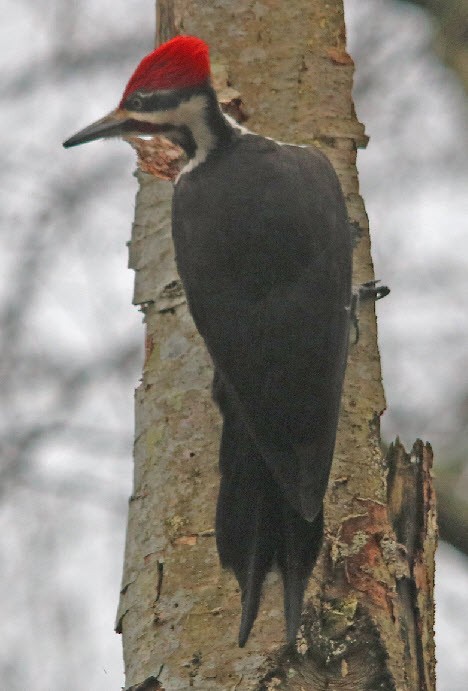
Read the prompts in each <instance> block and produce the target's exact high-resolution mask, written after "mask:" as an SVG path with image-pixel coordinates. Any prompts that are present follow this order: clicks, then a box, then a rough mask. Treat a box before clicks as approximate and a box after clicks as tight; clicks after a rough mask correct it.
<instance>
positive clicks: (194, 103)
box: [131, 94, 216, 182]
mask: <svg viewBox="0 0 468 691" xmlns="http://www.w3.org/2000/svg"><path fill="white" fill-rule="evenodd" d="M207 106H208V101H207V98H206V96H204V95H203V94H197V95H196V96H192V98H190V99H188V100H187V101H182V102H181V103H180V104H179V105H178V106H176V107H175V108H168V109H167V110H158V111H152V112H144V113H139V112H132V114H131V116H132V118H133V119H134V120H141V121H142V122H151V123H152V124H154V125H174V126H175V127H188V129H189V130H190V132H191V133H192V137H193V139H194V142H195V144H196V147H197V150H196V153H195V156H194V158H192V159H191V160H190V161H189V162H188V163H187V165H186V166H185V167H184V168H183V169H182V170H181V172H180V173H179V175H178V177H177V179H176V182H177V180H178V179H179V177H180V176H181V175H182V174H183V173H187V172H188V171H189V170H193V169H194V168H196V167H197V165H198V164H199V163H203V161H205V160H206V157H207V156H208V154H209V152H210V151H211V150H212V149H213V148H214V147H215V145H216V138H215V136H214V135H213V133H212V132H211V130H210V128H209V127H208V125H207V124H206V120H205V118H204V117H203V111H204V110H205V109H206V108H207Z"/></svg>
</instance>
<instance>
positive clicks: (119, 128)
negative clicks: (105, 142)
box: [63, 108, 136, 149]
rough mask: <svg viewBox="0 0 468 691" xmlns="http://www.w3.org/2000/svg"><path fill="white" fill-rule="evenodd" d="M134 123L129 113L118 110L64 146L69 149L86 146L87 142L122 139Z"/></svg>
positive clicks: (79, 133)
mask: <svg viewBox="0 0 468 691" xmlns="http://www.w3.org/2000/svg"><path fill="white" fill-rule="evenodd" d="M132 122H133V123H134V125H136V123H135V122H134V121H132V120H131V118H130V117H129V113H128V112H127V111H125V110H121V109H120V108H117V109H116V110H113V111H112V112H111V113H109V114H108V115H105V116H104V117H103V118H101V119H100V120H97V121H96V122H93V124H92V125H89V126H88V127H85V128H84V129H83V130H80V131H79V132H77V133H76V134H74V135H73V137H70V139H67V140H66V141H65V142H63V146H64V147H65V148H66V149H68V148H70V147H71V146H78V144H86V142H92V141H94V140H95V139H105V138H108V137H121V136H122V135H124V134H127V135H128V134H129V133H131V131H132V129H133V128H132Z"/></svg>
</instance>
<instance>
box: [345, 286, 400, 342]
mask: <svg viewBox="0 0 468 691" xmlns="http://www.w3.org/2000/svg"><path fill="white" fill-rule="evenodd" d="M378 283H380V280H376V281H367V282H366V283H361V285H359V286H357V287H356V288H353V293H352V296H351V323H352V325H353V326H354V332H355V338H354V345H356V343H357V342H358V341H359V335H360V333H359V306H360V303H361V301H367V300H374V302H375V301H376V300H381V299H382V298H384V297H386V296H387V295H388V294H389V292H390V288H389V287H388V286H379V285H378Z"/></svg>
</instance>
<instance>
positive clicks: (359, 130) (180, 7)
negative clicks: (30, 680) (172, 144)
mask: <svg viewBox="0 0 468 691" xmlns="http://www.w3.org/2000/svg"><path fill="white" fill-rule="evenodd" d="M158 10H159V20H158V39H159V40H166V39H167V38H168V37H170V36H171V35H173V34H174V33H188V34H196V35H198V36H201V37H202V38H204V39H205V40H207V42H208V43H209V44H210V46H211V51H212V61H213V67H214V72H215V74H216V76H217V81H218V86H219V87H220V89H221V90H223V88H224V90H225V91H227V92H229V97H228V100H229V98H231V97H232V102H233V103H235V105H236V108H237V109H238V111H239V110H242V111H243V112H246V113H247V114H248V115H249V122H248V123H247V124H248V126H249V127H250V128H251V129H254V130H256V131H258V132H260V133H264V134H267V135H268V136H273V137H275V138H277V139H280V140H283V141H291V142H298V143H304V144H315V145H317V146H319V147H320V148H322V149H323V150H324V151H325V153H326V154H327V155H328V156H329V158H330V159H331V161H332V163H333V165H334V166H335V169H336V170H337V172H338V175H339V177H340V180H341V184H342V186H343V190H344V193H345V196H346V199H347V203H348V211H349V217H350V221H351V224H352V226H353V228H354V231H355V235H356V249H355V257H354V259H355V267H354V273H355V277H354V280H355V282H356V283H361V282H364V281H368V280H371V279H372V278H373V267H372V260H371V256H370V241H369V232H368V222H367V216H366V213H365V209H364V204H363V201H362V199H361V197H360V195H359V186H358V179H357V171H356V166H355V162H356V147H357V146H364V145H365V144H366V137H365V134H364V130H363V127H362V125H361V124H360V123H359V122H358V121H357V120H356V116H355V113H354V107H353V103H352V98H351V88H352V78H353V62H352V59H351V58H350V56H349V55H348V54H347V53H346V47H345V25H344V18H343V7H342V2H341V0H329V1H328V2H325V0H307V1H305V0H290V2H287V3H285V2H278V0H264V1H263V2H255V3H252V2H250V0H237V1H236V2H227V1H224V0H219V1H217V2H211V3H207V2H204V1H203V0H193V1H191V2H189V1H188V0H164V1H163V0H160V1H159V2H158ZM223 82H224V84H223ZM240 99H241V101H242V104H240ZM145 169H146V170H150V169H151V168H148V167H146V168H145ZM139 181H140V191H139V193H138V197H137V205H136V216H135V223H134V227H133V234H132V241H131V246H130V265H131V267H132V268H133V269H134V270H135V272H136V284H135V303H136V304H139V305H141V306H142V309H143V312H144V314H145V322H146V328H147V337H146V344H147V348H146V360H145V365H144V369H143V377H142V382H141V385H140V386H139V388H138V390H137V392H136V435H135V478H134V491H133V495H132V497H131V500H130V506H129V523H128V533H127V545H126V555H125V565H124V574H123V580H122V594H121V600H120V605H119V611H118V617H117V630H118V631H119V632H121V633H122V635H123V646H124V659H125V670H126V683H127V688H132V689H137V688H138V689H146V690H148V689H157V688H164V689H166V690H169V689H186V688H190V687H194V688H200V689H214V690H221V689H243V690H247V689H273V688H288V689H304V690H305V689H314V690H315V691H317V690H321V689H328V690H331V689H338V688H339V689H349V690H351V689H352V691H359V690H361V689H362V690H364V689H367V690H369V691H370V690H372V691H375V690H376V689H399V690H403V689H405V690H407V691H410V690H411V691H413V690H414V689H427V690H429V689H434V688H435V687H434V665H433V639H432V613H433V609H432V586H433V579H432V576H433V552H434V549H435V538H436V532H435V508H434V500H433V492H432V485H431V480H430V470H429V468H430V461H431V455H430V449H429V448H426V447H423V446H422V444H418V445H417V446H415V449H414V450H413V454H412V455H411V456H407V455H406V454H405V453H404V451H403V450H402V449H401V447H400V446H399V445H397V446H395V447H392V450H391V453H390V454H389V456H388V457H387V459H386V458H384V457H383V454H382V452H381V448H380V436H379V416H380V414H381V413H382V411H383V410H384V407H385V401H384V395H383V389H382V384H381V376H380V363H379V354H378V349H377V342H376V321H375V314H374V310H373V307H372V306H371V305H369V306H366V307H364V308H363V310H362V313H361V338H360V341H359V343H358V345H357V346H356V347H354V348H352V349H351V353H350V357H349V365H348V370H347V375H346V383H345V390H344V393H343V401H342V412H341V419H340V426H339V433H338V440H337V445H336V452H335V458H334V465H333V470H332V477H331V479H330V485H329V492H328V496H327V502H326V528H327V534H326V541H325V546H324V549H323V552H322V558H321V559H320V561H319V564H318V565H317V567H316V569H315V571H314V574H313V577H312V579H311V582H310V587H309V589H308V592H307V607H306V615H305V617H304V625H303V627H302V628H301V636H300V640H299V641H298V646H297V651H296V653H295V654H291V652H290V651H289V653H288V652H287V651H285V650H284V648H283V647H282V646H283V641H284V631H283V614H282V593H281V588H280V583H279V579H278V578H277V577H276V576H275V575H273V576H272V577H271V578H269V580H268V583H267V585H266V587H265V596H264V599H263V601H262V605H261V609H260V613H259V618H258V620H257V622H256V624H255V627H254V631H253V634H252V636H251V639H250V640H249V643H248V645H247V646H246V648H245V649H243V650H240V649H239V648H238V647H237V645H236V632H237V627H238V623H239V614H240V595H239V592H238V588H237V583H236V581H235V579H234V577H233V576H232V575H231V574H229V573H226V572H223V571H222V570H221V569H220V567H219V563H218V558H217V553H216V547H215V539H214V530H213V528H214V511H215V502H216V495H217V487H218V471H217V453H218V444H219V437H220V418H219V415H218V412H217V410H216V409H215V407H214V405H213V403H212V401H211V396H210V383H211V373H212V372H211V363H210V361H209V358H208V355H207V353H206V350H205V348H204V345H203V343H202V341H201V338H200V337H199V335H198V334H197V332H196V330H195V327H194V325H193V322H192V320H191V317H190V315H189V313H188V310H187V305H186V302H185V298H184V293H183V290H182V287H181V284H180V280H179V278H178V276H177V271H176V268H175V265H174V260H173V250H172V242H171V237H170V204H171V184H170V183H169V182H161V181H157V180H155V179H154V178H153V177H152V176H151V175H148V174H144V173H141V172H140V173H139ZM388 474H389V480H390V481H389V482H387V475H388ZM404 488H406V489H411V492H412V494H411V497H412V498H413V500H414V501H413V502H412V503H410V504H408V503H407V502H406V501H405V492H404V491H403V489H404Z"/></svg>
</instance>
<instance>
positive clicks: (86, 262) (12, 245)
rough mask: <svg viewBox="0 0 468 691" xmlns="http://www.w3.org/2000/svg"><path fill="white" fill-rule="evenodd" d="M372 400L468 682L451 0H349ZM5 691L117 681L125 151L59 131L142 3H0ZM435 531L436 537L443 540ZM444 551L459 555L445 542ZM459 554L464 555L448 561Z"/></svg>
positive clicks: (141, 22) (440, 624)
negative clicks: (373, 318) (407, 460)
mask: <svg viewBox="0 0 468 691" xmlns="http://www.w3.org/2000/svg"><path fill="white" fill-rule="evenodd" d="M345 7H346V16H347V26H348V38H349V49H350V52H351V54H352V55H353V58H354V60H355V62H356V67H357V72H356V81H355V101H356V108H357V111H358V115H359V117H360V119H361V120H362V121H363V122H365V124H366V129H367V132H368V134H369V135H370V137H371V140H370V144H369V146H368V148H367V150H366V151H363V152H360V154H359V169H360V181H361V187H362V192H363V195H364V198H365V201H366V205H367V210H368V213H369V216H370V222H371V230H372V238H373V255H374V260H375V266H376V275H377V277H378V278H381V279H382V280H383V281H385V283H387V284H388V285H390V286H391V288H392V294H391V296H390V297H389V298H387V299H386V300H383V301H382V302H380V303H378V305H377V311H378V317H379V334H380V349H381V354H382V366H383V373H384V383H385V389H386V395H387V402H388V410H387V412H386V413H385V416H384V418H383V423H382V424H383V436H384V439H385V440H386V441H391V440H392V439H393V438H394V437H395V435H397V434H399V435H400V437H401V438H402V439H403V440H404V442H405V443H406V444H407V445H408V446H410V445H411V444H412V442H413V441H414V440H415V438H416V437H422V438H423V439H424V440H426V439H427V440H429V441H431V442H432V444H433V446H434V449H435V454H436V469H437V474H438V476H439V479H438V483H439V494H440V497H441V518H442V532H443V536H444V537H445V538H446V540H447V541H448V542H446V543H442V545H441V547H440V549H439V552H438V570H437V595H436V597H437V600H436V604H437V620H436V621H437V624H436V625H437V644H438V654H437V657H438V660H439V666H438V678H439V686H438V688H439V691H463V690H464V689H466V688H467V682H466V679H467V675H468V656H467V655H466V650H467V649H468V630H467V627H466V625H465V622H466V619H467V614H468V559H467V558H466V556H465V554H466V552H467V551H468V546H467V534H468V530H467V525H468V508H467V503H466V501H467V500H466V497H467V489H468V473H467V470H466V464H465V459H466V456H467V449H468V374H467V373H468V351H467V347H466V343H467V341H468V312H467V302H468V234H467V230H468V228H467V225H468V224H467V218H468V213H467V212H468V201H467V194H466V191H467V177H468V176H467V172H468V156H467V153H468V143H467V128H466V122H467V101H466V92H467V89H468V45H467V36H468V0H445V2H440V0H420V1H419V2H416V1H414V2H411V1H410V0H408V1H403V0H402V1H401V2H396V0H345ZM1 9H2V23H1V26H0V40H1V45H3V51H2V53H3V57H2V63H3V78H2V83H1V85H0V99H1V109H0V120H1V127H0V137H1V151H2V158H3V167H1V168H0V208H1V216H2V232H1V235H0V243H1V248H0V341H1V351H2V352H1V363H0V367H1V389H0V391H1V416H0V445H1V466H0V478H1V483H0V498H1V502H0V555H1V556H0V560H1V567H0V584H1V592H2V595H3V601H2V605H1V607H2V617H1V623H0V630H1V640H2V646H1V648H0V679H1V683H0V685H1V686H2V687H3V688H5V689H6V688H8V689H9V691H23V690H24V689H27V688H34V689H35V691H56V690H58V689H67V690H68V691H82V689H84V688H86V689H89V690H90V691H111V690H112V691H115V690H116V689H118V688H119V687H120V686H121V685H123V674H122V661H121V649H120V638H119V637H118V636H117V635H116V634H114V633H113V624H114V616H115V611H116V608H117V601H118V591H119V583H120V577H121V565H122V554H123V545H124V531H125V520H126V505H127V498H128V496H129V494H130V491H131V475H132V462H131V453H132V433H133V390H134V388H135V386H136V384H137V382H138V378H139V375H140V370H141V365H142V348H141V346H142V342H143V327H142V324H141V315H140V314H139V312H138V310H137V309H136V308H134V307H132V306H131V299H132V288H133V274H132V273H131V272H130V271H128V270H127V268H126V266H127V248H126V242H127V241H128V239H129V237H130V229H131V223H132V220H133V208H134V197H135V192H136V181H135V179H134V178H133V177H132V174H131V173H132V171H133V169H134V167H135V160H134V153H133V151H132V150H131V149H130V147H128V146H123V145H122V143H120V142H116V141H111V142H107V143H97V144H94V145H93V146H92V148H91V147H90V148H87V147H86V148H83V150H81V149H79V148H78V149H76V150H74V151H73V155H71V154H70V153H69V152H65V151H64V150H62V148H61V142H62V140H63V139H64V138H66V137H67V136H69V135H70V134H72V133H73V132H74V131H76V130H77V129H79V128H80V127H82V126H84V125H87V124H88V123H89V122H91V121H93V120H94V119H96V118H97V117H100V116H101V115H102V114H104V113H106V112H107V111H108V110H110V109H111V108H112V107H114V106H115V104H116V103H117V102H118V100H119V98H120V95H121V92H122V89H123V86H124V84H125V82H126V80H127V78H128V76H129V75H130V73H131V72H132V70H133V69H134V67H135V66H136V64H137V62H138V61H139V59H140V58H141V57H142V56H143V55H144V54H145V53H147V52H149V51H150V50H151V49H152V46H153V41H154V0H146V2H140V3H128V2H126V0H112V2H111V1H110V0H101V2H99V3H96V2H92V1H91V0H75V2H73V3H63V2H61V1H60V0H2V5H1ZM449 543H451V544H449ZM453 545H455V546H456V547H458V549H455V548H454V546H453ZM464 552H465V554H464Z"/></svg>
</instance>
